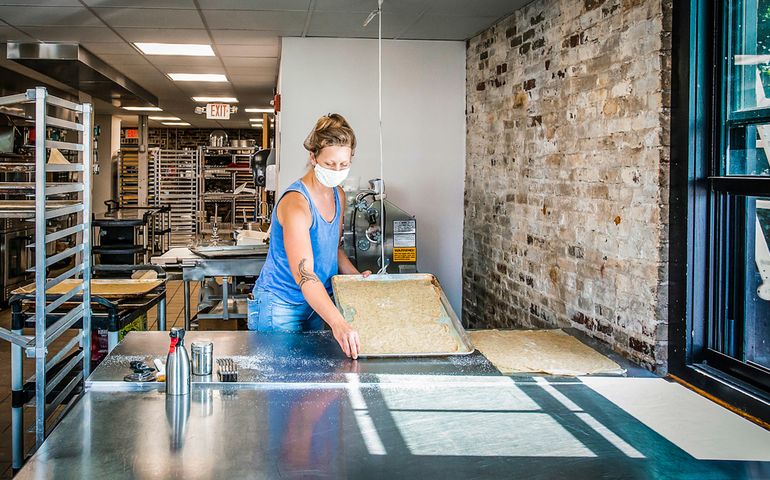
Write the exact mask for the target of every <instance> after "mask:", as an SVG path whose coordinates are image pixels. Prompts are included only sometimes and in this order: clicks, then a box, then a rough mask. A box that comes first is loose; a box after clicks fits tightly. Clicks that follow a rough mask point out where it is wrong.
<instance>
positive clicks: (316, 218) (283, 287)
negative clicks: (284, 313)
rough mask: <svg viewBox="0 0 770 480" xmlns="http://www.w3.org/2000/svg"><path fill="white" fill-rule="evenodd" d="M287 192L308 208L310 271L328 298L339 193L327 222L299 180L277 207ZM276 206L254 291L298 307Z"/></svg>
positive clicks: (333, 272)
mask: <svg viewBox="0 0 770 480" xmlns="http://www.w3.org/2000/svg"><path fill="white" fill-rule="evenodd" d="M288 192H299V193H300V194H301V195H302V196H303V197H305V200H307V203H308V206H309V207H310V215H311V216H312V217H313V223H312V224H311V225H310V243H311V245H312V247H313V271H314V273H315V275H316V276H317V277H318V280H319V281H321V282H323V284H324V286H325V287H326V291H327V292H329V295H331V292H332V288H331V287H332V281H331V278H332V277H333V276H334V275H337V250H338V249H339V244H340V217H341V210H342V209H341V208H340V199H339V190H337V189H336V188H335V189H334V219H333V220H332V221H331V222H327V221H326V220H325V219H324V218H323V216H322V215H321V213H320V212H319V211H318V209H317V208H316V206H315V204H314V203H313V200H312V199H311V198H310V193H309V192H308V191H307V188H305V184H303V183H302V180H297V181H296V182H294V183H292V184H291V185H289V188H287V189H286V191H285V192H284V193H283V194H282V195H281V198H280V199H279V200H278V203H280V202H281V200H283V197H284V195H286V194H287V193H288ZM278 203H276V205H275V208H274V209H273V215H272V219H271V221H270V225H271V226H270V247H269V248H268V252H267V260H265V265H264V266H263V267H262V271H261V272H260V274H259V278H258V279H257V283H256V286H255V289H256V288H261V289H264V290H267V291H269V292H272V293H273V294H275V295H276V296H277V297H278V298H280V299H281V300H283V301H285V302H289V303H294V304H297V305H299V304H302V303H304V302H305V297H304V296H303V295H302V290H300V288H299V286H298V285H297V282H295V281H294V275H292V273H291V269H290V268H289V259H288V257H287V256H286V247H285V246H284V243H283V226H282V225H281V223H280V222H279V221H278V217H277V213H276V212H277V211H278Z"/></svg>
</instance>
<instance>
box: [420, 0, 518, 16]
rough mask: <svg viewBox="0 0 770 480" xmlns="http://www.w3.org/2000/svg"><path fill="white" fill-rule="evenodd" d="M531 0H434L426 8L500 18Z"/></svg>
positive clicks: (431, 11) (441, 11)
mask: <svg viewBox="0 0 770 480" xmlns="http://www.w3.org/2000/svg"><path fill="white" fill-rule="evenodd" d="M531 1H532V0H473V1H472V2H469V1H468V0H434V1H432V2H431V7H430V9H429V10H428V13H430V14H436V15H456V16H469V17H497V18H502V17H505V16H507V15H510V14H511V13H513V12H515V11H516V10H518V9H520V8H521V7H523V6H524V5H526V4H528V3H530V2H531Z"/></svg>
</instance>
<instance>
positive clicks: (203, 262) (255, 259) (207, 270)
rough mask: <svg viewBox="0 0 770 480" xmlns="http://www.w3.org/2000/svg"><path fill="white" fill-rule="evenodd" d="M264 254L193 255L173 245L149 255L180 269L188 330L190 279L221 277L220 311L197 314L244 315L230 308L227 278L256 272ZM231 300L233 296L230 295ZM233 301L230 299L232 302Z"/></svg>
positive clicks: (257, 272)
mask: <svg viewBox="0 0 770 480" xmlns="http://www.w3.org/2000/svg"><path fill="white" fill-rule="evenodd" d="M266 258H267V250H265V253H264V255H263V254H260V255H256V256H241V257H229V258H204V257H201V256H199V255H196V254H195V253H193V252H192V251H191V250H190V249H188V248H173V249H171V250H169V251H168V252H166V253H165V254H164V255H161V256H159V257H153V258H152V260H151V261H152V263H153V264H155V265H161V266H163V267H164V268H165V269H167V271H169V272H175V271H176V272H178V271H179V270H181V277H182V281H183V282H184V285H183V286H184V325H185V329H186V330H190V322H191V320H192V312H191V311H190V282H200V281H203V280H204V279H206V278H210V277H224V282H222V302H221V306H222V315H221V316H220V315H208V314H200V315H198V317H199V318H201V319H203V318H222V319H225V320H228V319H235V318H246V314H244V313H237V312H231V311H230V304H231V303H230V300H231V295H230V292H229V283H228V280H229V278H230V277H246V276H257V275H259V272H261V271H262V266H263V265H264V264H265V259H266ZM232 299H233V300H235V297H234V296H233V298H232ZM234 304H235V302H233V305H234Z"/></svg>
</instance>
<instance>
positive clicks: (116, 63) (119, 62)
mask: <svg viewBox="0 0 770 480" xmlns="http://www.w3.org/2000/svg"><path fill="white" fill-rule="evenodd" d="M98 57H99V58H101V59H102V60H104V61H105V62H107V63H108V64H109V65H110V66H112V67H114V68H119V67H126V66H128V67H131V68H123V71H124V72H125V71H129V72H130V71H131V69H132V68H133V67H135V66H137V65H149V62H147V60H146V59H145V58H144V57H143V56H141V55H140V54H138V53H135V54H132V55H122V54H119V55H114V54H100V55H98Z"/></svg>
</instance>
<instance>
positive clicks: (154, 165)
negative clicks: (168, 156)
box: [118, 145, 158, 207]
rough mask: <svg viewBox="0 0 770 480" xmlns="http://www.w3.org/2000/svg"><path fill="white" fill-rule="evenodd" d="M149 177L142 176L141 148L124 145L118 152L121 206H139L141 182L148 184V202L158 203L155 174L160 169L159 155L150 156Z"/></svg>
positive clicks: (119, 200)
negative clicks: (140, 164)
mask: <svg viewBox="0 0 770 480" xmlns="http://www.w3.org/2000/svg"><path fill="white" fill-rule="evenodd" d="M148 158H149V159H150V161H149V162H148V165H147V178H141V175H140V171H141V169H140V168H139V148H138V147H135V146H126V145H123V146H121V147H120V153H119V154H118V203H119V204H120V206H121V207H138V206H139V184H140V183H145V184H147V202H148V203H149V204H150V205H156V201H155V199H156V198H157V195H158V190H157V183H155V181H154V180H155V176H156V173H155V172H157V170H158V161H157V157H155V156H149V157H148Z"/></svg>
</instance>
